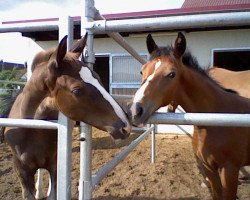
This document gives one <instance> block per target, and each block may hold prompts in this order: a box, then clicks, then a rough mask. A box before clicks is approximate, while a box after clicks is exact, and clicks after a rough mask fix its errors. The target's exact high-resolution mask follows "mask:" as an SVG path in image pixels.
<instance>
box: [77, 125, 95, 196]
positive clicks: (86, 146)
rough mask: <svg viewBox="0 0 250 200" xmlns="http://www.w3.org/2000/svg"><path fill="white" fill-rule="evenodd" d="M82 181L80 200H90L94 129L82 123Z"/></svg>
mask: <svg viewBox="0 0 250 200" xmlns="http://www.w3.org/2000/svg"><path fill="white" fill-rule="evenodd" d="M80 131H81V138H82V139H83V138H84V139H85V141H82V142H80V179H79V187H78V190H79V200H90V199H91V197H92V129H91V126H90V125H88V124H85V123H83V122H81V123H80Z"/></svg>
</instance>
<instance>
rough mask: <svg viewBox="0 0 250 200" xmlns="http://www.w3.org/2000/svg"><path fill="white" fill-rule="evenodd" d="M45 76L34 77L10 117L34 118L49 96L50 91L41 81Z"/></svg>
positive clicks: (15, 103) (13, 107) (14, 106)
mask: <svg viewBox="0 0 250 200" xmlns="http://www.w3.org/2000/svg"><path fill="white" fill-rule="evenodd" d="M42 77H43V76H42V75H41V76H32V77H31V79H30V80H29V81H28V82H27V84H26V85H25V87H24V89H23V91H22V93H21V94H20V95H19V96H18V97H17V99H16V101H15V102H14V104H13V106H12V109H11V112H10V115H9V117H12V118H34V115H35V112H36V110H37V108H38V107H39V105H40V103H41V102H42V101H43V100H44V98H46V97H47V96H48V95H49V91H48V90H47V88H46V86H45V85H44V81H42V80H41V78H42Z"/></svg>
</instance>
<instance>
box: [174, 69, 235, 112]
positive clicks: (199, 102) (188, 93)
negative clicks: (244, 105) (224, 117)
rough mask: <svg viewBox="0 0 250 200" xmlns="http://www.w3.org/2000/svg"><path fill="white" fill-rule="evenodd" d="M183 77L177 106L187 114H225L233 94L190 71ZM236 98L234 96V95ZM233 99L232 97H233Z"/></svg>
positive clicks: (228, 109)
mask: <svg viewBox="0 0 250 200" xmlns="http://www.w3.org/2000/svg"><path fill="white" fill-rule="evenodd" d="M186 70H188V71H187V72H186V73H184V75H183V78H182V79H183V80H182V86H181V87H182V88H181V89H180V91H178V93H180V94H181V95H180V96H179V99H178V101H179V102H180V103H179V104H180V105H181V106H182V107H183V108H184V110H185V111H187V112H226V111H231V110H230V108H229V107H228V105H229V104H230V102H233V101H234V100H233V99H232V97H233V94H231V93H229V92H226V91H224V90H223V89H222V88H220V87H219V86H218V85H217V84H215V83H213V81H211V80H209V78H207V77H205V76H204V75H202V74H200V73H199V72H195V71H193V70H191V69H186ZM234 96H236V95H234ZM233 98H234V97H233Z"/></svg>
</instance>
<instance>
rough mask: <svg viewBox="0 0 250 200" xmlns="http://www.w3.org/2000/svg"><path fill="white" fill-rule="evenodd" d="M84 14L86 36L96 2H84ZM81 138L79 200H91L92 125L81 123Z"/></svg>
mask: <svg viewBox="0 0 250 200" xmlns="http://www.w3.org/2000/svg"><path fill="white" fill-rule="evenodd" d="M82 3H83V5H82V8H83V14H82V16H81V35H82V36H83V35H85V33H86V31H87V30H85V29H84V24H85V22H89V21H93V18H94V14H95V13H94V12H95V9H94V1H93V0H83V1H82ZM93 38H94V37H93V32H92V31H88V40H87V48H86V51H85V61H86V62H87V65H88V67H89V68H90V69H93V64H94V62H95V54H94V52H93ZM80 125H81V138H85V141H83V142H81V143H80V180H79V188H78V190H79V200H90V199H91V198H92V128H91V126H90V125H88V124H85V123H83V122H81V124H80Z"/></svg>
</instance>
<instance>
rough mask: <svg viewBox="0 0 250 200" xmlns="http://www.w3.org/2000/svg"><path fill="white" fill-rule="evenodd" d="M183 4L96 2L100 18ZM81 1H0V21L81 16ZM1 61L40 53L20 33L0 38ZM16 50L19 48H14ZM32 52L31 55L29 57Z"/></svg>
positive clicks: (165, 0) (175, 0)
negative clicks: (107, 15)
mask: <svg viewBox="0 0 250 200" xmlns="http://www.w3.org/2000/svg"><path fill="white" fill-rule="evenodd" d="M183 3H184V0H95V7H96V8H97V9H98V10H99V11H100V13H101V14H113V13H126V12H136V11H150V10H163V9H174V8H180V7H181V6H182V4H183ZM82 9H83V0H0V26H1V21H13V20H27V19H40V18H53V17H60V16H61V15H62V14H64V15H66V14H67V15H70V16H80V15H81V11H82ZM0 44H1V45H0V60H2V59H3V60H4V61H6V62H15V63H24V62H25V61H26V60H27V59H26V57H27V56H28V55H33V51H38V50H40V48H39V46H38V45H36V44H35V42H33V41H31V40H30V39H27V38H23V37H22V36H21V35H20V33H17V34H14V33H11V34H0ZM13 46H16V47H18V48H13ZM31 51H32V53H31Z"/></svg>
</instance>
